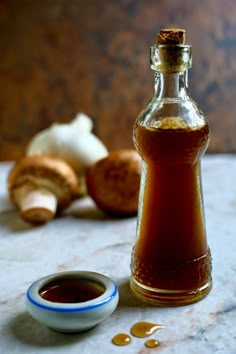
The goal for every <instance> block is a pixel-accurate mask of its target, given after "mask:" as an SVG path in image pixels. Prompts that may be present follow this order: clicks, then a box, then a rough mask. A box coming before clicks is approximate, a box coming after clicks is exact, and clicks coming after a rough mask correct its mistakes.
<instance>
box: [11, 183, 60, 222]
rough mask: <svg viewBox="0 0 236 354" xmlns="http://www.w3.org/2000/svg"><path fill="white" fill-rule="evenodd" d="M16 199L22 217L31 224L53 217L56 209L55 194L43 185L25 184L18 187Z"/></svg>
mask: <svg viewBox="0 0 236 354" xmlns="http://www.w3.org/2000/svg"><path fill="white" fill-rule="evenodd" d="M17 201H18V205H19V208H20V214H21V217H22V219H24V220H25V221H28V222H30V223H32V224H41V223H45V222H47V221H49V220H51V219H53V218H54V216H55V213H56V210H57V198H56V196H55V195H54V194H53V193H52V192H51V191H49V190H48V189H46V188H43V187H34V188H32V186H31V187H29V186H27V185H26V186H22V187H20V188H18V191H17Z"/></svg>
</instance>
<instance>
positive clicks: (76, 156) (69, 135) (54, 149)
mask: <svg viewBox="0 0 236 354" xmlns="http://www.w3.org/2000/svg"><path fill="white" fill-rule="evenodd" d="M92 129H93V122H92V120H91V118H89V117H88V116H87V115H85V114H84V113H78V114H77V115H76V117H75V118H74V120H72V121H71V122H70V123H68V124H62V123H53V124H52V125H51V126H50V127H49V128H47V129H45V130H42V131H41V132H39V133H38V134H36V135H35V136H34V137H33V138H32V139H31V141H30V143H29V145H28V147H27V149H26V155H27V156H31V155H48V156H52V157H59V158H61V159H63V160H65V161H66V162H67V163H68V164H69V165H70V166H71V167H72V168H73V169H74V171H75V172H76V174H77V175H78V177H79V194H85V193H86V188H85V182H84V180H85V172H86V170H87V168H88V167H90V166H91V165H93V164H94V163H95V162H97V161H98V160H100V159H102V158H104V157H106V156H107V155H108V150H107V148H106V147H105V145H104V144H103V143H102V142H101V140H99V138H98V137H96V136H95V135H94V134H93V133H92V132H91V131H92Z"/></svg>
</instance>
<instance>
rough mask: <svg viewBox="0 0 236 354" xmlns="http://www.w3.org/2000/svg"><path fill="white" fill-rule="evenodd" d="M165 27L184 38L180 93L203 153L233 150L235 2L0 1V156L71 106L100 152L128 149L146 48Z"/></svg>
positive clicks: (146, 87) (64, 118)
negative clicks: (202, 136)
mask: <svg viewBox="0 0 236 354" xmlns="http://www.w3.org/2000/svg"><path fill="white" fill-rule="evenodd" d="M170 26H177V27H182V28H185V29H186V30H187V42H188V43H191V44H192V45H193V68H192V69H191V71H190V89H191V90H190V91H191V94H192V97H193V98H194V99H195V101H197V102H198V104H199V105H200V107H201V108H202V110H203V111H204V112H205V114H206V117H207V118H208V120H209V123H210V127H211V143H210V146H209V149H208V152H216V153H219V152H220V153H224V152H236V134H235V132H236V117H235V115H236V96H235V93H236V90H235V87H236V1H235V0H224V1H222V0H215V1H212V0H198V1H195V0H188V1H182V0H169V1H168V0H146V1H141V0H119V1H117V0H109V1H107V0H99V1H98V0H86V1H85V0H42V1H34V0H21V1H19V0H5V1H4V0H1V1H0V49H1V58H0V160H2V161H3V160H13V159H17V158H19V157H20V156H22V155H24V153H25V148H26V146H27V143H28V142H29V140H30V138H31V137H32V136H33V135H34V134H35V133H36V132H38V131H40V130H42V129H44V128H46V127H48V126H49V125H51V123H52V122H55V121H57V122H61V123H62V122H69V121H70V120H72V119H73V118H74V116H75V115H76V113H77V112H84V113H86V114H87V115H89V116H90V117H92V119H93V121H94V126H95V127H94V132H95V133H96V134H97V135H98V136H99V137H100V138H101V140H102V141H103V142H104V143H105V144H106V146H107V147H108V148H109V149H110V150H112V149H115V148H124V147H132V146H133V144H132V127H133V124H134V120H135V118H136V116H137V114H138V113H139V111H140V110H141V109H142V108H143V106H144V105H145V103H146V102H147V101H148V100H149V99H150V97H151V96H152V92H153V72H152V70H151V69H150V67H149V46H150V45H151V44H153V43H154V42H155V37H156V33H157V32H158V31H159V29H160V28H163V27H170Z"/></svg>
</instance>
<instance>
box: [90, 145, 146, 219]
mask: <svg viewBox="0 0 236 354" xmlns="http://www.w3.org/2000/svg"><path fill="white" fill-rule="evenodd" d="M140 176H141V157H140V156H139V154H138V153H137V151H135V150H134V149H120V150H114V151H112V152H110V154H109V155H108V156H107V157H105V158H104V159H101V160H99V161H97V162H96V163H95V164H94V165H93V166H92V167H90V168H89V169H88V171H87V187H88V193H89V195H90V197H91V198H92V199H93V200H94V201H95V203H96V204H97V206H98V207H99V208H100V209H101V210H103V211H105V212H106V213H108V214H112V215H118V216H129V215H136V214H137V209H138V198H139V187H140Z"/></svg>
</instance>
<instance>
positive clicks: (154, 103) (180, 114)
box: [136, 96, 208, 129]
mask: <svg viewBox="0 0 236 354" xmlns="http://www.w3.org/2000/svg"><path fill="white" fill-rule="evenodd" d="M136 124H140V125H142V126H145V127H147V128H151V129H158V128H170V129H171V128H180V129H181V128H184V129H186V128H190V129H198V128H200V127H203V126H205V125H208V122H207V120H206V118H205V116H204V114H203V113H202V111H201V109H200V108H199V107H198V105H197V104H196V102H195V101H194V100H193V99H192V98H191V97H190V96H185V97H184V98H181V97H173V98H166V97H165V98H162V99H157V98H156V97H155V96H154V97H152V99H151V100H150V101H149V102H148V103H147V105H146V106H145V107H144V109H143V110H142V111H141V112H140V114H139V115H138V117H137V119H136Z"/></svg>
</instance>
